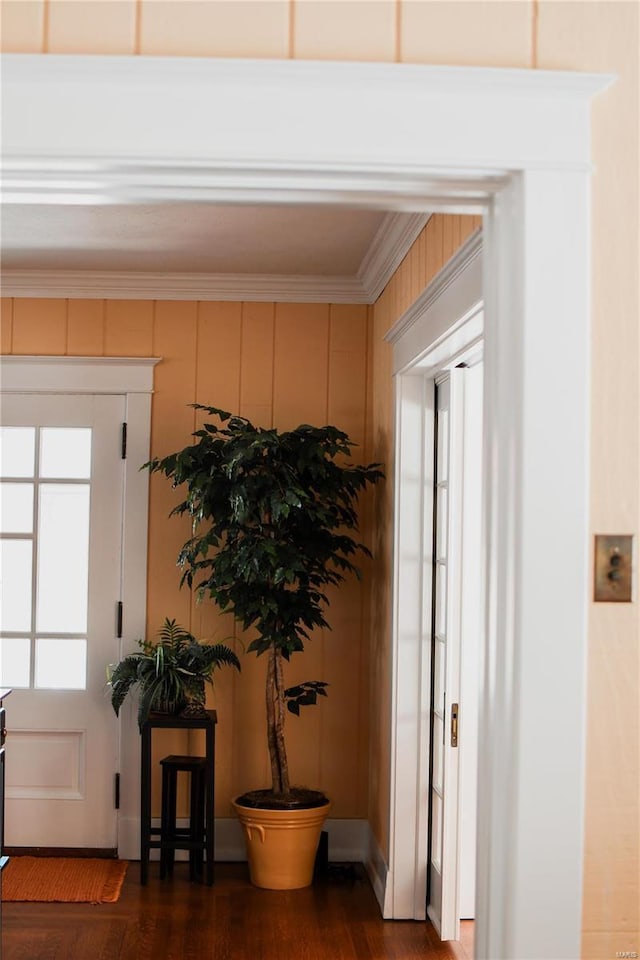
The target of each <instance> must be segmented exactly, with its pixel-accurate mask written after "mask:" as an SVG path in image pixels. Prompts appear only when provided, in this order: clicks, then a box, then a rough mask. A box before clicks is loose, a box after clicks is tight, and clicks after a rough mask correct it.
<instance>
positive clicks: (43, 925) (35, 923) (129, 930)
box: [2, 863, 473, 960]
mask: <svg viewBox="0 0 640 960" xmlns="http://www.w3.org/2000/svg"><path fill="white" fill-rule="evenodd" d="M138 878H139V867H138V864H131V866H130V868H129V871H128V873H127V877H126V879H125V882H124V886H123V888H122V894H121V897H120V900H119V901H118V902H117V903H104V904H100V905H93V904H88V903H79V904H76V903H5V904H3V927H4V930H3V938H2V940H3V953H2V957H3V960H281V958H283V957H284V958H287V960H472V957H473V923H470V922H465V923H464V924H463V925H462V940H461V942H459V943H441V942H440V941H439V940H438V938H437V935H436V933H435V931H434V930H433V927H431V925H430V924H428V923H423V922H421V921H411V920H399V921H389V920H386V921H385V920H382V919H381V917H380V910H379V907H378V904H377V902H376V899H375V896H374V894H373V891H372V889H371V886H370V885H369V882H368V880H367V878H366V875H365V872H364V870H363V868H362V867H360V866H358V867H355V868H352V869H351V870H348V871H342V872H340V871H338V870H332V871H330V873H329V876H328V877H327V878H324V879H322V880H320V881H318V882H317V883H316V884H314V886H313V887H309V888H308V889H306V890H291V891H271V890H259V889H257V888H256V887H253V886H251V884H250V883H249V879H248V873H247V867H246V865H245V864H216V883H215V885H214V886H213V887H206V886H202V885H200V884H192V883H190V882H189V880H188V864H183V863H178V864H176V867H175V874H174V878H173V880H163V881H160V879H159V877H158V865H157V864H152V867H151V873H150V877H149V883H148V885H147V886H146V887H141V886H140V884H139V882H138Z"/></svg>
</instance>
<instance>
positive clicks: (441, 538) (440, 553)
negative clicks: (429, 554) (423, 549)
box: [436, 487, 449, 560]
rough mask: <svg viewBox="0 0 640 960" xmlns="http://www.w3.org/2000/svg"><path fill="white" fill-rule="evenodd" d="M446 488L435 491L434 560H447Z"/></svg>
mask: <svg viewBox="0 0 640 960" xmlns="http://www.w3.org/2000/svg"><path fill="white" fill-rule="evenodd" d="M448 519H449V514H448V512H447V488H446V487H438V488H437V490H436V559H437V560H446V559H447V521H448Z"/></svg>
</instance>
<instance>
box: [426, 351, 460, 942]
mask: <svg viewBox="0 0 640 960" xmlns="http://www.w3.org/2000/svg"><path fill="white" fill-rule="evenodd" d="M463 378H464V370H461V369H460V370H458V369H455V370H452V371H450V372H449V373H447V374H446V376H445V377H443V378H442V379H441V380H439V381H438V382H437V385H436V465H435V467H436V469H435V481H436V482H435V487H436V489H435V538H434V603H433V653H432V670H433V674H432V675H433V697H432V708H431V743H432V760H431V788H430V790H431V796H430V801H431V818H430V843H429V878H428V894H427V900H428V902H427V914H428V916H429V919H430V920H431V922H432V923H433V925H434V926H435V928H436V930H437V931H438V933H439V934H440V937H441V939H443V940H457V939H459V935H460V915H459V913H458V890H457V879H458V870H457V865H458V773H459V770H458V741H457V733H458V723H459V703H460V634H461V582H462V564H461V560H462V555H461V541H462V453H463V445H464V444H463V426H464V396H463V389H464V387H463Z"/></svg>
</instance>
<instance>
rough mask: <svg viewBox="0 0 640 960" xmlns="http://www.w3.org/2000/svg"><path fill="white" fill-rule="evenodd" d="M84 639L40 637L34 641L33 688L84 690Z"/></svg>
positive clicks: (85, 665) (85, 647) (85, 659)
mask: <svg viewBox="0 0 640 960" xmlns="http://www.w3.org/2000/svg"><path fill="white" fill-rule="evenodd" d="M86 677H87V641H86V640H76V639H57V638H56V639H54V638H51V637H39V638H38V639H37V640H36V687H39V688H40V689H45V690H84V689H85V688H86V685H87V680H86Z"/></svg>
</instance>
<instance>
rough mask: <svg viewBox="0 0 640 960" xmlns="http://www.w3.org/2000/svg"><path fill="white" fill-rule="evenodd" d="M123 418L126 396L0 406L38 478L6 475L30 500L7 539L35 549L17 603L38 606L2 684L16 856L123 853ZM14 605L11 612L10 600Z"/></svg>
mask: <svg viewBox="0 0 640 960" xmlns="http://www.w3.org/2000/svg"><path fill="white" fill-rule="evenodd" d="M124 413H125V400H124V397H123V396H122V395H111V396H106V395H102V396H91V395H82V394H78V395H76V396H64V395H61V394H55V395H51V394H41V395H38V394H8V395H7V394H4V395H2V398H1V419H2V426H3V428H10V429H11V428H18V432H20V433H22V434H23V435H24V433H25V432H26V434H27V436H29V437H30V438H31V439H32V443H33V447H32V449H33V460H32V469H33V471H34V472H32V473H31V474H30V475H29V474H28V472H26V471H23V472H21V473H20V474H14V471H12V470H11V463H10V462H9V463H8V464H6V467H5V470H3V475H4V476H5V477H10V476H11V475H12V474H14V476H19V477H21V478H22V479H19V480H15V479H14V480H8V481H7V480H5V481H4V482H5V483H6V484H7V488H9V489H14V490H17V491H20V490H22V491H24V493H27V492H29V493H31V495H32V500H33V507H32V508H31V518H30V519H31V521H32V525H30V526H29V527H28V532H27V534H26V535H25V533H21V534H13V536H11V535H9V536H10V537H11V539H8V540H5V541H4V544H5V546H8V547H10V546H12V545H15V546H17V547H26V549H27V554H26V556H25V561H26V564H25V566H24V567H22V575H19V576H18V577H17V579H16V582H15V584H14V589H13V593H14V595H15V596H16V597H21V596H22V595H24V594H25V593H28V596H29V608H30V609H29V610H24V612H23V614H22V617H21V618H20V619H21V620H24V622H20V623H19V624H18V625H17V629H16V624H13V626H12V627H9V629H8V630H7V626H9V625H6V624H3V629H5V631H6V632H5V637H6V639H5V641H3V643H4V644H6V647H7V648H9V647H13V648H14V649H15V648H16V646H17V647H18V650H19V654H18V664H19V666H20V668H21V669H20V670H19V673H20V674H23V675H22V676H21V677H19V678H18V677H16V680H13V681H12V680H11V679H10V678H7V677H6V675H5V673H4V672H3V680H4V686H5V687H12V686H13V687H14V689H13V696H12V698H11V706H12V709H11V731H10V742H11V745H12V762H11V763H10V764H9V765H8V767H7V781H6V795H7V804H6V814H7V823H6V834H5V835H6V838H7V843H8V844H9V846H14V847H16V846H17V847H41V846H42V847H85V848H87V847H91V848H100V849H115V848H116V846H117V842H116V826H117V823H116V810H115V805H114V777H115V774H116V773H117V772H118V770H119V756H118V753H119V751H118V724H117V720H116V717H115V715H114V713H113V711H112V710H111V708H110V704H109V702H108V700H107V698H106V696H105V676H106V674H105V667H106V664H107V663H113V662H114V661H116V660H117V659H118V658H119V648H120V643H119V641H118V640H117V636H116V635H117V624H116V619H117V618H116V605H117V602H118V601H119V599H120V587H121V557H122V543H121V535H122V506H123V492H124V490H123V487H124V469H123V460H122V458H121V435H122V423H123V422H124ZM24 428H26V431H24ZM51 428H53V429H51ZM60 428H63V432H62V437H65V438H71V444H72V446H71V450H73V448H74V445H75V446H78V445H79V446H80V450H79V453H80V457H79V458H78V459H79V460H80V461H84V462H78V463H74V462H73V459H74V458H73V456H72V457H69V455H68V453H69V448H68V447H65V448H63V449H64V453H63V456H55V452H57V451H55V447H56V443H57V444H58V445H61V444H63V443H64V442H65V441H64V440H62V438H61V430H60ZM88 431H90V434H89V433H88ZM89 437H90V439H89ZM47 443H48V444H50V445H51V446H53V447H54V456H55V462H50V460H49V464H48V463H47V460H46V459H45V457H44V456H43V454H45V453H46V450H47ZM85 443H86V447H85ZM87 447H89V450H87ZM58 449H59V448H58ZM85 453H88V456H82V454H85ZM70 460H71V466H70V467H69V466H68V463H69V461H70ZM47 467H48V469H47ZM7 468H8V469H7ZM43 471H44V472H43ZM54 477H55V478H57V479H52V478H54ZM14 519H15V518H14ZM10 520H11V517H6V518H5V523H6V522H9V521H10ZM3 526H4V524H3ZM24 529H25V530H27V528H26V527H24ZM30 559H31V560H32V562H31V563H30V562H29V560H30ZM21 566H22V565H21ZM87 594H88V596H87ZM14 602H15V601H14ZM85 602H86V608H85ZM5 603H6V605H7V606H11V605H12V604H11V600H10V597H9V596H7V595H5V592H4V590H3V605H4V604H5ZM3 619H4V618H3ZM12 633H13V634H17V636H15V637H14V638H12V637H11V634H12ZM20 633H22V636H21V637H20ZM25 633H27V634H30V637H29V638H27V637H26V636H24V634H25ZM74 633H75V634H76V636H75V637H74V636H66V634H74ZM47 647H48V648H49V651H50V652H49V657H48V658H47V653H46V651H47ZM53 651H55V652H53ZM7 652H8V649H7ZM52 653H53V659H52Z"/></svg>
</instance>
